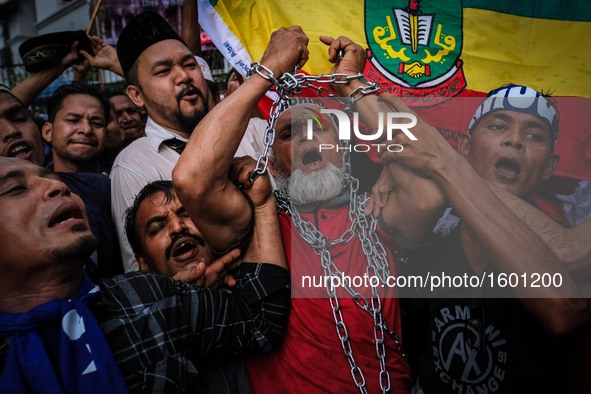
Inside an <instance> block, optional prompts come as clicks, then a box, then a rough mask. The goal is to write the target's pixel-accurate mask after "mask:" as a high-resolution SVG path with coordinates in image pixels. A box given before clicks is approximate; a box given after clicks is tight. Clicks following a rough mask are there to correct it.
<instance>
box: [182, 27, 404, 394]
mask: <svg viewBox="0 0 591 394" xmlns="http://www.w3.org/2000/svg"><path fill="white" fill-rule="evenodd" d="M278 37H281V38H282V39H281V40H277V38H278ZM321 41H322V42H323V43H325V44H327V45H328V47H329V60H330V61H331V62H333V63H334V62H336V63H337V64H336V66H335V67H334V68H333V70H332V71H331V74H337V73H338V74H341V76H340V77H341V78H342V79H343V80H344V81H342V82H345V83H340V84H338V85H335V86H336V88H335V89H338V91H337V92H338V93H339V94H341V95H345V96H347V95H349V93H352V92H359V90H358V88H360V87H364V86H365V85H364V82H363V79H362V78H360V77H361V76H360V75H359V71H360V70H362V68H363V63H364V58H365V53H364V51H363V49H362V48H361V47H360V46H358V45H356V44H354V43H353V42H351V41H350V40H349V39H347V38H344V37H340V38H338V39H333V38H330V37H321ZM276 43H280V45H281V47H280V48H281V53H282V56H271V54H272V53H273V51H274V50H275V48H274V45H275V44H276ZM307 43H308V38H307V36H306V35H305V34H304V33H303V31H302V30H301V29H300V28H299V27H297V26H295V27H290V28H281V29H279V30H278V31H276V32H274V33H273V35H272V36H271V41H270V44H269V47H268V48H267V51H266V52H265V53H264V55H263V57H262V60H261V62H260V63H258V64H255V66H254V68H253V71H254V72H253V74H252V76H251V77H249V78H248V79H247V80H246V81H245V82H244V84H243V85H241V86H240V87H239V88H238V89H237V90H236V91H235V92H234V93H233V94H232V95H231V96H229V97H228V98H226V99H225V100H224V101H222V103H220V104H219V105H218V106H216V108H214V109H213V110H212V111H211V112H210V113H209V114H208V116H207V117H206V118H205V119H203V121H202V122H200V124H199V125H198V127H197V128H196V131H195V132H194V133H193V134H192V136H191V138H190V140H189V143H188V144H187V148H186V150H185V152H184V153H183V155H182V156H181V158H180V159H179V162H178V163H177V166H176V167H175V169H174V171H173V184H174V186H175V189H176V190H177V194H178V197H179V199H180V200H181V201H183V204H185V205H186V206H187V207H189V206H190V207H191V209H190V210H188V213H189V214H190V215H191V217H192V218H194V220H195V221H196V223H197V225H198V226H199V228H201V229H202V231H203V234H204V237H205V238H206V239H207V240H208V242H210V243H214V244H215V245H216V247H217V248H228V247H231V246H232V245H235V244H237V243H239V242H240V241H241V239H242V238H243V237H242V234H241V233H240V232H237V231H236V228H241V227H244V225H245V224H247V223H249V221H250V220H251V215H250V214H249V212H250V209H249V203H248V201H247V199H246V198H245V197H244V195H243V194H242V192H241V190H240V188H239V187H237V186H236V185H235V184H233V183H232V182H230V181H229V180H228V175H229V173H230V163H231V159H232V156H233V154H234V151H235V150H236V148H237V146H238V145H237V141H239V140H240V138H241V136H242V134H243V133H244V130H245V128H246V123H247V120H248V117H249V114H250V113H251V111H252V109H254V108H255V107H256V104H257V102H258V100H259V99H260V98H261V97H262V96H263V95H264V94H265V92H266V91H267V90H268V89H269V88H271V87H272V86H273V84H276V85H277V84H278V83H279V82H278V80H277V79H278V78H279V76H280V75H282V74H283V73H286V72H293V70H294V65H295V66H301V65H303V63H304V62H305V61H306V59H307V57H308V51H307ZM339 53H341V54H342V56H338V54H339ZM285 107H286V105H283V104H279V105H278V106H275V108H279V109H282V108H283V109H284V108H285ZM227 113H232V114H233V115H234V116H232V117H229V116H227V115H226V114H227ZM308 119H311V120H312V122H313V129H314V131H313V137H312V139H311V140H308V139H307V138H306V129H307V120H308ZM275 121H276V126H275V128H274V129H273V128H271V129H270V130H269V131H268V134H267V139H266V141H267V144H268V146H267V148H270V147H271V146H270V145H271V144H272V149H273V156H272V157H270V158H266V157H262V158H261V160H260V162H259V163H260V165H261V167H260V168H259V169H260V170H266V166H265V163H267V159H269V161H268V165H269V170H271V172H272V173H273V175H275V177H276V179H277V180H278V187H279V189H280V191H281V192H282V194H283V195H285V196H287V197H291V199H292V200H291V203H290V202H289V200H286V199H281V202H282V203H283V207H284V208H287V210H288V211H289V212H291V217H290V215H289V214H288V213H287V212H281V213H279V218H280V223H281V228H282V234H283V242H284V245H285V246H286V249H287V250H289V251H290V253H289V252H288V257H290V269H291V270H292V278H294V279H293V280H294V285H296V286H297V285H298V284H297V283H296V282H298V281H299V280H300V279H301V278H303V277H304V276H306V275H307V276H310V277H315V278H316V279H315V280H317V279H318V278H319V277H322V278H324V279H328V280H323V279H321V282H322V283H323V284H322V285H321V288H320V289H318V288H316V289H310V288H309V287H306V286H305V285H304V286H301V285H300V286H299V289H298V290H297V291H293V292H292V298H293V299H292V310H291V313H290V317H289V321H288V327H287V331H286V336H285V339H284V343H283V345H282V346H281V348H279V349H278V350H277V351H275V352H274V353H272V354H270V355H268V356H265V357H261V358H256V359H250V360H247V367H248V369H249V377H250V381H251V388H252V389H253V392H257V393H264V392H270V391H273V392H282V393H285V392H298V393H299V392H326V391H330V392H339V393H355V392H372V393H373V392H392V393H407V392H409V388H410V375H409V369H408V365H407V363H406V361H405V359H404V356H403V351H402V348H401V345H400V340H399V336H398V334H399V332H400V311H399V308H398V300H397V299H396V298H393V297H392V296H393V295H395V293H390V294H389V297H385V296H384V295H383V294H380V293H378V292H376V291H375V287H371V286H369V285H368V286H366V287H363V286H361V287H355V288H353V287H352V286H347V285H345V286H338V285H337V284H336V283H331V280H332V279H331V278H333V277H335V278H337V277H345V276H348V277H356V278H362V277H363V275H364V274H366V275H367V274H368V273H369V275H370V276H372V277H373V276H379V275H378V273H381V274H382V275H387V274H388V273H389V274H393V260H394V258H393V255H392V254H391V253H390V252H389V251H385V250H383V249H382V248H380V246H381V242H380V239H379V238H377V237H376V236H375V233H373V232H372V229H375V227H373V226H375V222H374V221H370V222H369V223H365V222H364V221H363V219H362V217H363V214H362V209H363V207H362V200H361V199H360V198H359V197H358V196H356V180H355V179H353V178H352V177H350V176H349V174H348V172H349V166H348V163H347V160H346V158H345V159H343V157H342V155H341V152H338V151H336V150H319V143H326V144H333V145H335V146H336V145H338V144H339V140H338V136H337V127H336V125H335V123H334V122H333V121H332V119H330V118H328V117H325V116H323V114H321V106H318V105H315V104H309V103H308V104H301V103H299V102H298V103H297V104H295V105H292V106H291V107H290V108H289V109H287V110H285V111H284V112H283V113H280V112H279V111H276V112H274V113H273V114H272V115H271V123H273V122H275ZM273 130H274V134H275V138H274V141H273V135H272V133H273ZM259 181H260V180H256V179H255V180H254V182H255V183H256V182H259ZM292 221H293V225H292ZM292 227H295V228H294V229H293V231H292ZM367 241H369V243H370V245H372V246H371V247H370V248H367V249H364V248H363V247H362V242H364V243H365V242H367ZM320 256H322V257H320ZM298 275H299V276H298ZM333 284H334V286H333Z"/></svg>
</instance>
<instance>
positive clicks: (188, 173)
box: [172, 26, 308, 250]
mask: <svg viewBox="0 0 591 394" xmlns="http://www.w3.org/2000/svg"><path fill="white" fill-rule="evenodd" d="M307 43H308V39H307V37H306V35H305V34H304V33H303V31H302V30H301V28H299V27H297V26H296V27H290V28H281V29H279V30H277V31H275V32H274V33H273V35H272V36H271V40H270V42H269V45H268V46H267V49H266V50H265V53H264V54H263V58H262V59H261V63H262V64H263V65H264V66H265V67H267V68H269V69H270V70H271V71H272V72H273V74H274V75H275V76H276V77H279V76H280V75H281V74H283V73H284V72H286V71H292V70H293V68H294V66H295V65H297V64H300V65H302V64H303V63H305V61H306V60H307V56H308V50H307ZM269 88H271V82H270V81H268V80H267V79H265V78H263V77H261V76H260V75H258V74H253V75H252V76H251V77H250V78H248V80H247V81H245V82H244V84H242V85H241V86H240V88H238V89H237V90H236V92H234V93H233V94H232V95H230V96H228V98H226V99H225V100H223V101H222V102H221V103H220V104H218V105H216V106H215V107H214V108H213V109H212V110H211V111H210V112H209V113H208V114H207V116H206V117H205V118H204V119H203V120H202V121H201V122H199V124H198V125H197V127H196V128H195V130H194V131H193V133H192V135H191V138H190V140H189V142H188V144H187V146H186V148H185V150H184V152H183V154H182V155H181V157H180V159H179V161H178V163H177V165H176V166H175V168H174V171H173V174H172V181H173V184H174V187H175V190H176V193H177V195H178V197H179V199H180V200H181V201H182V203H183V205H184V206H185V207H186V209H187V212H188V214H189V216H190V217H191V218H192V219H193V221H194V222H195V224H197V226H198V227H199V228H200V229H201V230H202V231H203V235H204V237H205V238H206V239H207V241H208V242H209V243H210V244H211V245H212V246H213V247H214V248H215V249H217V250H225V249H227V248H228V247H229V246H231V245H234V244H236V243H237V242H238V241H239V240H240V239H241V237H243V236H244V234H245V233H246V232H247V231H248V229H249V224H250V222H251V219H252V216H251V209H250V207H249V205H250V204H249V203H248V201H247V199H246V198H245V197H244V195H243V193H242V192H241V191H240V190H239V188H238V187H237V186H236V185H235V184H234V183H232V182H231V181H230V180H229V179H228V175H229V172H230V166H231V163H232V159H233V156H234V153H235V152H236V150H237V148H238V145H239V143H240V140H241V139H242V137H243V135H244V131H245V130H246V127H247V125H248V121H249V119H250V113H251V111H252V110H253V109H254V108H255V107H256V105H257V103H258V101H259V100H260V99H261V98H262V97H263V95H264V94H265V92H266V91H267V90H268V89H269Z"/></svg>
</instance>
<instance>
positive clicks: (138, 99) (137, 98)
mask: <svg viewBox="0 0 591 394" xmlns="http://www.w3.org/2000/svg"><path fill="white" fill-rule="evenodd" d="M125 91H126V92H127V95H128V96H129V98H130V99H131V101H133V102H134V103H135V105H137V106H138V107H143V106H144V96H143V95H142V92H141V91H140V89H139V88H138V87H137V86H135V85H127V88H126V89H125Z"/></svg>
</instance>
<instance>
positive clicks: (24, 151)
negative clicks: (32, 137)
mask: <svg viewBox="0 0 591 394" xmlns="http://www.w3.org/2000/svg"><path fill="white" fill-rule="evenodd" d="M32 151H33V147H32V146H31V144H29V143H28V142H26V141H20V142H17V143H15V144H13V145H12V146H11V147H10V148H9V149H8V151H7V152H6V156H8V157H16V158H17V159H22V158H25V157H27V156H28V155H29V153H30V152H32Z"/></svg>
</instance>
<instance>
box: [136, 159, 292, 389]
mask: <svg viewBox="0 0 591 394" xmlns="http://www.w3.org/2000/svg"><path fill="white" fill-rule="evenodd" d="M252 167H254V166H253V165H251V166H249V167H248V168H252ZM243 174H245V175H247V173H245V172H244V171H243ZM253 188H254V189H256V190H259V191H261V190H262V193H261V192H259V194H258V199H257V200H255V201H254V202H253V203H254V204H255V215H256V224H255V226H254V230H253V238H252V239H251V242H250V243H249V247H247V249H246V251H245V254H244V259H245V261H254V260H261V259H262V260H265V261H284V260H285V252H284V250H283V248H282V247H280V245H281V235H280V233H279V224H278V221H277V216H276V214H275V205H274V204H273V202H274V201H273V197H272V194H271V188H270V184H269V183H268V182H264V180H260V181H259V182H257V183H256V184H254V185H253ZM248 192H249V193H250V194H251V195H253V196H255V195H257V194H254V192H253V189H251V190H249V191H248ZM261 198H262V199H261ZM265 203H266V204H267V207H266V208H265V207H262V205H264V204H265ZM125 218H126V221H125V228H126V233H127V236H128V238H129V243H130V245H131V246H132V248H133V251H134V253H135V256H136V258H137V260H138V264H139V267H140V270H141V271H149V272H155V273H159V274H162V275H165V276H169V277H172V278H173V279H176V280H180V281H182V282H185V283H189V284H192V285H195V286H200V287H208V288H217V287H222V286H224V285H226V286H229V287H233V286H234V285H235V284H236V280H235V279H234V277H233V276H232V275H229V272H230V271H232V270H233V269H235V268H236V267H237V266H238V265H239V264H238V263H239V260H238V259H237V257H238V256H239V250H238V249H234V250H231V251H230V252H229V253H227V254H225V255H223V256H219V255H216V254H215V253H214V251H213V250H212V249H211V248H210V246H209V245H208V244H207V243H206V241H205V240H204V239H203V236H202V234H201V232H200V231H199V229H198V228H197V226H195V224H194V223H193V221H192V220H191V218H190V217H189V216H188V214H187V212H186V210H185V208H184V207H183V206H182V205H181V203H180V201H179V200H178V198H177V197H176V193H175V192H174V189H173V187H172V182H171V181H154V182H151V183H149V184H148V185H146V186H145V187H144V188H143V189H142V190H141V191H140V193H139V194H138V195H137V196H136V198H135V201H134V204H133V205H132V206H131V207H130V208H129V209H128V211H127V212H126V215H125ZM261 240H263V241H264V242H261ZM255 253H256V254H255ZM201 373H202V376H203V377H204V379H203V387H202V388H203V390H205V391H204V392H212V393H213V392H215V393H248V392H249V390H248V387H249V384H248V378H247V376H246V370H245V369H244V365H243V362H242V359H241V358H239V357H232V358H228V359H226V360H223V361H221V362H211V363H208V364H205V365H202V366H201Z"/></svg>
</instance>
